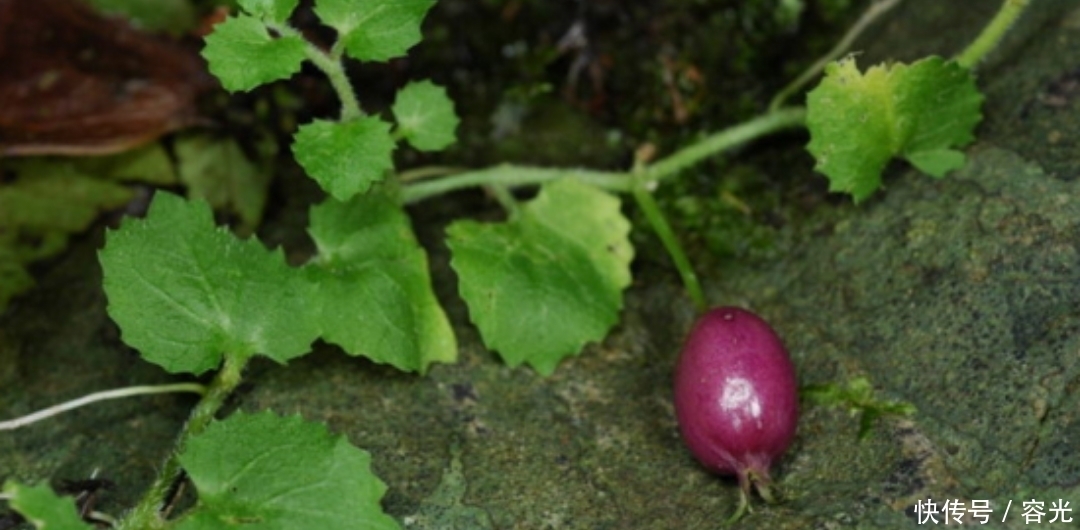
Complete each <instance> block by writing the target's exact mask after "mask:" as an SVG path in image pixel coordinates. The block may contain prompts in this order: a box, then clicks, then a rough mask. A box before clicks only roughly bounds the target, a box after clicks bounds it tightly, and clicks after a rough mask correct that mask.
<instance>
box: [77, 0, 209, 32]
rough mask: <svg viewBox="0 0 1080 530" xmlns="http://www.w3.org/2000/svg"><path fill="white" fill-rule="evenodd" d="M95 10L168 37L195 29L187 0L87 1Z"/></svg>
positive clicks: (191, 10)
mask: <svg viewBox="0 0 1080 530" xmlns="http://www.w3.org/2000/svg"><path fill="white" fill-rule="evenodd" d="M89 3H90V5H92V6H93V7H94V8H95V9H97V10H99V11H102V12H105V13H108V14H110V15H120V16H123V17H126V18H127V19H128V20H130V21H131V23H132V25H134V26H136V27H139V28H142V29H145V30H148V31H152V32H159V31H167V32H169V33H170V34H172V35H181V34H183V33H187V32H188V30H191V29H192V28H194V27H195V23H196V21H197V18H198V17H197V16H196V13H195V8H194V6H193V5H192V4H191V2H190V1H189V0H90V2H89Z"/></svg>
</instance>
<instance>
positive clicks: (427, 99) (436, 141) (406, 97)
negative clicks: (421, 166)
mask: <svg viewBox="0 0 1080 530" xmlns="http://www.w3.org/2000/svg"><path fill="white" fill-rule="evenodd" d="M391 110H392V111H393V112H394V118H395V119H396V120H397V123H398V134H400V135H402V136H403V137H404V138H405V139H406V140H408V141H409V143H410V144H412V146H413V147H415V148H417V149H419V150H421V151H438V150H440V149H443V148H445V147H446V146H448V145H450V144H452V143H454V140H455V139H456V138H455V136H454V132H455V130H456V129H457V126H458V117H457V114H455V113H454V102H453V101H452V100H451V99H450V97H449V96H447V95H446V89H444V88H442V87H440V86H436V85H435V84H434V83H432V82H431V81H420V82H413V83H409V84H408V85H406V86H405V88H402V89H401V90H400V91H399V92H398V94H397V99H396V100H395V101H394V106H393V108H392V109H391Z"/></svg>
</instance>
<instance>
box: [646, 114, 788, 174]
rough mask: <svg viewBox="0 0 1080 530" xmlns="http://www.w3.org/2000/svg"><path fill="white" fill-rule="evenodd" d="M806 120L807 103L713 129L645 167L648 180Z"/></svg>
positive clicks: (671, 172)
mask: <svg viewBox="0 0 1080 530" xmlns="http://www.w3.org/2000/svg"><path fill="white" fill-rule="evenodd" d="M805 122H806V109H805V108H804V107H791V108H785V109H777V110H774V111H771V112H766V113H765V114H762V115H760V116H758V117H756V118H752V119H750V120H747V121H744V122H742V123H740V124H738V125H735V126H733V127H728V128H727V129H724V130H722V131H720V132H717V133H713V134H711V135H709V136H706V137H705V138H703V139H701V140H699V141H697V142H694V143H693V144H691V145H689V146H686V147H684V148H682V149H680V150H678V151H676V152H674V153H672V154H671V155H668V156H667V157H665V158H663V159H660V160H658V161H657V162H656V163H654V164H651V165H649V166H647V167H646V168H645V176H644V179H645V183H647V184H651V183H653V182H660V181H662V180H665V179H668V178H671V177H673V176H675V175H677V174H678V173H679V172H680V171H682V170H684V169H686V168H688V167H690V166H692V165H694V164H697V163H698V162H701V161H702V160H704V159H706V158H709V157H711V156H713V155H715V154H717V153H719V152H721V151H726V150H728V149H731V148H734V147H738V146H740V145H743V144H746V143H749V142H750V141H752V140H756V139H758V138H761V137H762V136H766V135H769V134H772V133H775V132H779V131H782V130H784V129H791V128H795V127H802V126H803V125H804V124H805Z"/></svg>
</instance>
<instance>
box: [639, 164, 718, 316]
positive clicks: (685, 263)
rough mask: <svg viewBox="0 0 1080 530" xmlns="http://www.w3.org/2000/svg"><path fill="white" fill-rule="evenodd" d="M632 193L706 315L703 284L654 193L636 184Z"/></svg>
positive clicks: (696, 302) (701, 310)
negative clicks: (657, 202) (654, 197)
mask: <svg viewBox="0 0 1080 530" xmlns="http://www.w3.org/2000/svg"><path fill="white" fill-rule="evenodd" d="M632 193H633V194H634V200H635V201H637V204H638V207H640V208H641V212H642V213H644V214H645V219H647V220H648V221H649V224H650V225H651V226H652V228H653V230H654V231H655V232H656V235H657V236H659V237H660V241H661V242H662V243H663V244H664V248H665V249H667V252H668V254H670V255H671V259H672V260H673V261H674V262H675V268H676V269H678V271H679V276H680V277H681V278H682V282H683V285H684V286H686V292H687V294H689V295H690V299H691V300H693V301H694V306H695V307H696V308H697V310H698V313H704V312H705V311H706V310H708V309H709V305H708V303H707V302H706V301H705V293H704V292H703V291H702V290H701V283H700V282H699V281H698V277H697V273H695V272H694V267H693V266H692V265H691V264H690V259H689V258H688V257H687V256H686V252H684V251H683V248H682V245H681V244H679V239H678V238H677V237H675V232H674V231H672V230H671V225H669V224H668V222H667V219H666V218H665V217H664V213H663V212H661V211H660V206H659V205H658V204H656V200H655V199H653V196H652V193H651V192H650V191H649V190H648V189H646V188H645V186H644V185H641V184H639V183H635V185H634V186H633V188H632Z"/></svg>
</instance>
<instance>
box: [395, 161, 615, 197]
mask: <svg viewBox="0 0 1080 530" xmlns="http://www.w3.org/2000/svg"><path fill="white" fill-rule="evenodd" d="M562 178H576V179H578V180H580V181H582V182H585V183H588V184H592V185H594V186H596V187H599V188H603V189H606V190H608V191H629V190H630V176H629V175H628V174H626V173H620V172H611V171H593V170H589V169H565V168H543V167H534V166H515V165H511V164H500V165H498V166H493V167H489V168H486V169H479V170H476V171H465V172H462V173H455V174H453V175H449V176H446V177H442V178H437V179H430V180H424V181H420V182H413V183H406V184H405V185H404V186H403V187H402V190H401V195H402V199H403V200H404V201H405V202H407V203H412V202H419V201H422V200H424V199H428V198H431V197H435V196H438V195H442V194H444V193H449V192H451V191H455V190H460V189H465V188H472V187H476V186H511V187H512V186H526V185H530V184H543V183H545V182H551V181H553V180H559V179H562Z"/></svg>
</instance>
